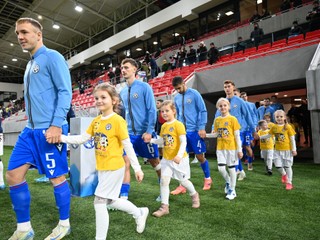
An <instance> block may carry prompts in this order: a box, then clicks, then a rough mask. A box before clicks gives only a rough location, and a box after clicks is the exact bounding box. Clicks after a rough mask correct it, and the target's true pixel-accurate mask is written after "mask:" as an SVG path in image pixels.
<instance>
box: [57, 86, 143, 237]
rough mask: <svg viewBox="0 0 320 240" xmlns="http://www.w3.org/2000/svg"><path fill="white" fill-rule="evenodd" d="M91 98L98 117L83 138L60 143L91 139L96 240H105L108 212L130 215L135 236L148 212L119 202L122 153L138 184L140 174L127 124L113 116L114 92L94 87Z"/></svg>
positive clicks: (74, 137) (141, 177)
mask: <svg viewBox="0 0 320 240" xmlns="http://www.w3.org/2000/svg"><path fill="white" fill-rule="evenodd" d="M93 95H94V98H95V102H96V107H97V108H98V109H99V110H100V112H101V115H99V116H98V117H96V118H95V119H93V121H92V122H91V125H90V126H89V127H88V129H87V131H86V132H85V133H83V134H82V135H75V136H65V135H62V137H61V141H63V142H66V143H68V144H83V143H85V142H87V141H88V140H89V139H91V138H92V137H94V142H95V144H94V146H95V154H96V168H97V171H98V186H97V188H96V190H95V193H94V194H95V199H94V209H95V214H96V237H95V239H96V240H105V239H106V237H107V233H108V229H109V214H108V208H107V206H109V207H110V208H111V209H118V210H121V211H124V212H126V213H128V214H131V215H132V216H133V217H134V218H135V221H136V224H137V228H136V231H137V232H138V233H142V232H143V231H144V229H145V225H146V220H147V217H148V214H149V209H148V208H146V207H143V208H138V207H137V206H135V205H134V204H133V203H131V202H130V201H128V200H126V199H123V198H119V192H120V188H121V184H122V180H123V177H124V173H125V162H124V159H123V157H122V155H123V149H125V151H126V153H127V156H128V157H129V159H130V163H131V166H132V168H133V169H134V172H135V175H136V179H137V181H138V182H141V181H142V179H143V172H142V170H141V166H140V164H139V162H138V159H137V157H136V155H135V152H134V150H133V147H132V144H131V142H130V139H129V135H128V130H127V126H126V121H125V120H124V119H123V118H122V117H121V116H119V115H118V114H116V113H115V111H116V110H117V107H118V104H119V101H118V94H117V91H116V89H115V88H114V87H113V86H111V85H109V84H107V83H102V84H99V85H97V86H96V87H95V89H94V91H93Z"/></svg>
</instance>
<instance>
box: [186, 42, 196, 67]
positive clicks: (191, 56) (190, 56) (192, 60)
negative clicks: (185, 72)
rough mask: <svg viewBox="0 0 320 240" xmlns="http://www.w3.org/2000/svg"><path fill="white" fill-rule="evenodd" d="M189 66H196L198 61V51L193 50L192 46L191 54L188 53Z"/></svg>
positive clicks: (190, 47)
mask: <svg viewBox="0 0 320 240" xmlns="http://www.w3.org/2000/svg"><path fill="white" fill-rule="evenodd" d="M187 58H188V64H189V65H191V64H194V63H196V61H197V51H196V50H195V49H194V48H193V46H192V45H190V46H189V52H188V53H187Z"/></svg>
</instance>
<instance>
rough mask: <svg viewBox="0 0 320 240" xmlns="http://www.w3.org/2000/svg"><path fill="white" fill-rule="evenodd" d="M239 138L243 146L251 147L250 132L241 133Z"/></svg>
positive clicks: (251, 136) (251, 138) (251, 137)
mask: <svg viewBox="0 0 320 240" xmlns="http://www.w3.org/2000/svg"><path fill="white" fill-rule="evenodd" d="M240 138H241V142H242V145H243V146H251V141H252V140H253V139H254V138H253V135H252V132H251V131H243V132H241V133H240Z"/></svg>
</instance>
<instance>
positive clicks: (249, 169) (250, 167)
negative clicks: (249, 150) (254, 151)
mask: <svg viewBox="0 0 320 240" xmlns="http://www.w3.org/2000/svg"><path fill="white" fill-rule="evenodd" d="M252 170H253V166H252V163H248V171H252Z"/></svg>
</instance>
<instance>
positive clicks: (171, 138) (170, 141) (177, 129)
mask: <svg viewBox="0 0 320 240" xmlns="http://www.w3.org/2000/svg"><path fill="white" fill-rule="evenodd" d="M181 135H186V129H185V127H184V125H183V124H182V123H181V122H179V121H178V120H175V121H173V122H172V123H167V122H165V123H164V124H163V125H162V127H161V131H160V136H161V137H162V138H163V157H164V158H165V159H167V160H173V159H174V158H175V156H177V154H178V151H179V147H180V139H179V136H181ZM186 156H187V153H186V151H185V152H184V154H183V157H186Z"/></svg>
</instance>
